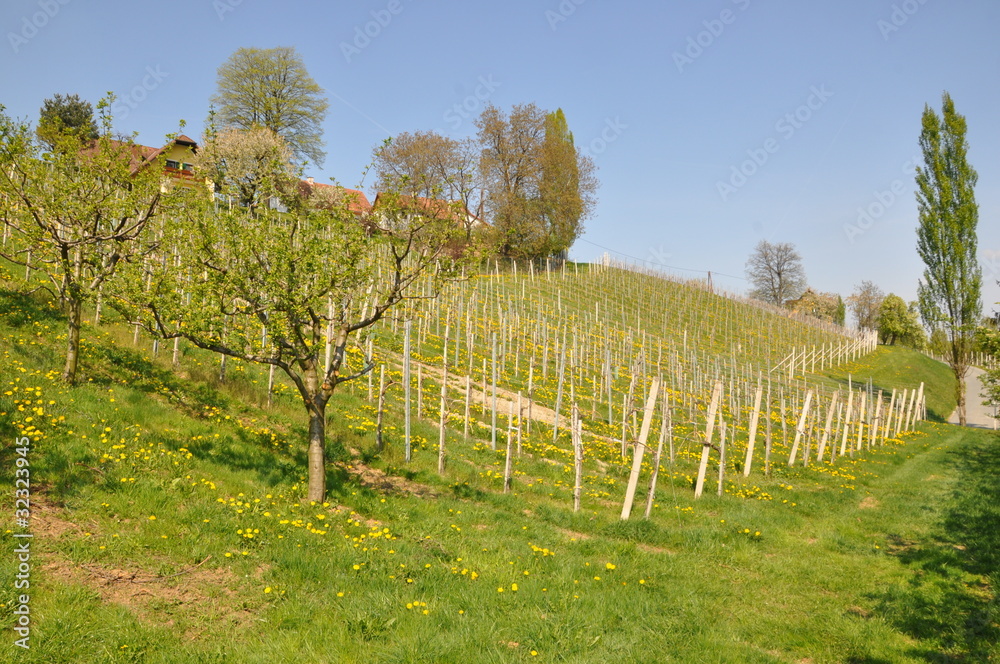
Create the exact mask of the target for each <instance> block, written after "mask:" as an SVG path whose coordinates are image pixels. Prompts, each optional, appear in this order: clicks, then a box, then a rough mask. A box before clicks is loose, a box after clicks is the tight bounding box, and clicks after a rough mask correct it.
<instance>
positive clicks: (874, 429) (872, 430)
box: [868, 390, 882, 449]
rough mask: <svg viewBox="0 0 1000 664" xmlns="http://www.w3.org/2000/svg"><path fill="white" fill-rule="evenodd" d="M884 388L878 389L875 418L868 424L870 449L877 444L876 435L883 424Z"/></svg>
mask: <svg viewBox="0 0 1000 664" xmlns="http://www.w3.org/2000/svg"><path fill="white" fill-rule="evenodd" d="M881 417H882V390H879V391H878V398H877V400H876V401H875V419H874V420H872V422H870V423H869V425H868V449H871V448H872V446H873V445H874V444H875V436H876V435H877V434H878V430H879V427H881V426H882V420H881Z"/></svg>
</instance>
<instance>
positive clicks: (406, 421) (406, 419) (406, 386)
mask: <svg viewBox="0 0 1000 664" xmlns="http://www.w3.org/2000/svg"><path fill="white" fill-rule="evenodd" d="M411 327H412V321H409V320H408V321H406V324H405V325H404V326H403V447H404V450H405V455H406V461H407V463H409V461H410V458H411V448H410V329H411Z"/></svg>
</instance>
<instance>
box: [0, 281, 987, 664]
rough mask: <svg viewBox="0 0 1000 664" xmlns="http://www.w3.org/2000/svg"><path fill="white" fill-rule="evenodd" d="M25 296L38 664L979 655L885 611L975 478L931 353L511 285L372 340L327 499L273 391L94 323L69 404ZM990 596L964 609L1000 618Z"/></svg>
mask: <svg viewBox="0 0 1000 664" xmlns="http://www.w3.org/2000/svg"><path fill="white" fill-rule="evenodd" d="M19 277H20V275H18V277H14V276H12V275H11V274H10V273H8V275H7V278H6V281H5V284H6V286H7V288H8V290H6V291H4V292H3V293H2V294H0V297H2V298H3V300H2V301H3V307H0V311H2V312H3V313H2V316H0V340H2V342H3V362H2V366H0V382H2V385H3V391H2V392H0V413H2V416H0V435H3V436H5V438H13V437H15V436H30V437H31V438H32V439H33V440H35V441H36V445H35V447H34V451H33V454H35V455H36V456H35V457H34V458H33V460H32V464H33V466H32V472H33V475H32V477H33V478H35V479H34V480H33V481H37V485H36V487H35V489H34V491H35V492H36V493H35V498H33V501H34V502H33V504H34V509H35V516H34V519H35V520H36V521H37V523H36V525H35V526H34V532H35V533H36V535H35V540H34V546H36V547H37V550H38V551H39V554H38V555H39V556H40V558H39V562H38V567H37V568H36V569H35V571H34V572H33V574H35V577H33V586H34V585H35V584H36V582H37V586H38V589H37V590H36V591H35V594H36V596H37V597H38V604H37V605H36V606H35V607H34V608H33V610H35V611H36V614H35V620H36V621H37V622H36V625H37V634H38V637H37V638H38V641H37V642H36V643H37V644H38V645H37V647H35V648H33V649H32V651H31V653H30V654H29V656H28V657H27V658H25V657H23V656H22V657H21V659H22V661H38V662H42V661H44V662H74V661H109V662H119V661H120V662H187V661H202V662H223V661H240V662H258V661H260V662H263V661H274V660H275V659H282V658H290V657H305V658H306V659H307V660H308V661H337V662H342V661H343V662H351V661H414V662H417V661H458V660H466V661H491V662H492V661H496V662H501V661H503V662H507V661H578V662H584V661H588V662H589V661H685V662H699V661H711V662H719V661H722V662H799V661H802V660H803V659H804V658H807V657H809V658H812V660H813V661H814V662H827V661H829V662H834V661H848V660H847V658H848V656H849V655H850V654H851V653H853V654H854V655H857V656H859V657H860V656H861V655H862V654H864V655H865V656H871V657H876V658H877V657H880V656H888V655H891V654H892V653H900V652H903V651H904V650H906V648H907V645H906V644H907V643H909V642H910V641H911V640H912V639H913V638H921V639H926V643H927V644H928V647H935V648H941V649H946V648H952V649H954V648H958V649H959V650H958V651H960V652H968V653H974V654H975V653H979V654H981V653H983V652H986V651H985V650H983V649H982V648H983V647H985V646H984V645H983V643H984V638H986V639H987V640H988V635H987V637H978V636H977V637H976V638H972V637H965V638H964V640H963V639H958V640H956V639H955V638H954V637H949V636H941V635H937V636H935V635H933V634H931V632H928V633H927V636H924V635H923V633H921V634H919V635H917V634H915V633H914V632H912V630H910V629H909V628H907V627H905V621H902V619H901V620H893V619H889V618H887V619H884V620H870V619H868V618H867V617H865V616H870V615H874V614H875V613H876V612H880V611H882V612H884V609H883V608H880V607H883V605H884V603H885V602H890V601H894V600H892V597H891V593H892V592H903V591H902V590H898V589H902V588H905V587H906V583H907V581H906V579H907V578H909V576H908V575H909V572H908V571H907V570H906V569H905V567H901V565H900V562H899V561H898V560H897V558H896V557H895V554H894V552H895V551H897V550H899V547H900V546H904V545H901V544H900V542H903V543H905V542H912V541H916V540H917V539H918V538H919V537H924V536H927V533H929V532H930V529H931V528H932V521H931V512H930V511H928V510H927V509H926V508H925V507H922V506H923V505H930V504H934V505H936V506H937V507H936V508H935V509H941V507H940V506H941V505H944V504H945V503H946V501H945V499H944V496H945V494H946V492H947V491H948V490H949V487H951V486H952V484H951V483H950V482H951V481H952V480H951V479H948V478H952V475H951V474H949V473H955V472H957V471H955V470H951V471H946V470H943V468H944V466H943V465H940V464H942V463H943V462H942V460H941V459H937V457H934V455H938V456H940V455H943V454H945V452H940V451H936V450H940V449H942V447H947V446H948V445H957V444H958V443H957V442H955V441H954V440H951V439H947V435H946V434H945V433H943V432H944V431H945V428H944V427H938V425H934V424H927V423H924V422H923V420H924V419H925V418H930V419H941V418H942V417H946V416H947V414H948V412H950V408H951V407H952V405H953V404H952V403H950V402H949V401H948V399H949V392H948V385H949V383H948V380H949V379H948V371H947V368H946V367H943V366H942V365H940V364H938V363H936V362H934V361H932V360H930V359H928V358H923V357H922V356H919V355H918V354H916V353H911V352H908V351H895V350H894V351H891V352H890V351H888V350H886V349H884V348H882V347H879V348H877V349H876V348H875V347H874V344H873V340H872V339H871V338H870V337H860V338H859V337H856V336H854V335H853V334H851V333H849V332H847V331H845V330H842V329H839V328H836V327H834V326H831V325H828V324H824V323H819V322H817V321H812V320H808V319H800V318H796V317H794V316H790V315H787V314H786V313H785V312H781V311H774V310H771V309H769V308H768V307H766V306H763V305H760V304H759V303H754V302H749V301H746V300H743V299H740V298H735V297H731V296H725V295H720V294H716V293H713V292H711V291H710V289H709V288H708V287H707V286H706V285H705V284H702V283H684V282H681V281H678V280H675V279H670V278H665V277H664V276H663V275H657V274H653V273H646V272H643V271H640V270H635V269H631V268H629V267H628V266H624V265H613V264H603V265H582V264H581V265H574V264H566V265H563V266H560V267H559V268H558V269H555V268H553V269H545V267H544V266H539V265H533V266H532V265H525V266H522V265H517V266H516V267H515V266H514V265H508V266H497V265H492V266H491V267H487V268H484V269H483V270H482V272H481V273H480V274H478V275H476V276H474V277H473V276H466V277H461V276H457V277H456V278H455V279H454V280H453V281H452V283H450V285H448V286H447V287H446V288H445V289H444V290H443V291H442V293H441V295H440V296H439V297H438V298H436V299H432V298H427V299H422V298H415V299H411V300H408V301H407V302H405V303H404V304H403V305H401V306H400V307H398V308H397V309H396V310H394V311H393V312H392V314H391V315H387V316H386V317H384V318H383V319H382V320H381V321H379V322H378V324H377V325H375V326H373V327H371V328H368V330H366V331H365V333H364V334H363V335H362V336H361V337H360V338H358V340H357V344H356V345H355V347H352V349H351V350H350V352H349V353H348V358H347V362H346V363H345V373H353V372H355V371H357V370H360V369H363V368H364V365H365V363H366V360H367V358H373V359H374V368H373V369H372V370H371V371H369V372H367V373H365V374H364V375H363V376H361V377H360V378H357V379H355V380H352V381H349V382H347V383H344V384H343V385H342V387H340V388H338V391H337V393H336V394H335V398H334V400H333V401H332V402H331V409H330V411H329V431H330V438H331V444H330V447H329V449H328V455H329V475H330V483H329V487H330V489H329V490H330V495H329V498H328V500H327V502H324V503H317V502H310V501H308V500H306V499H305V493H306V487H305V480H306V473H305V440H306V431H305V428H304V423H303V421H302V417H301V411H302V404H301V399H300V398H299V396H298V394H297V393H296V392H295V389H294V387H293V386H292V385H291V384H290V383H288V382H286V381H285V380H283V379H282V377H281V375H280V374H275V372H273V371H270V372H269V371H268V370H267V369H266V368H263V369H262V368H261V367H259V366H257V365H253V364H250V363H246V362H243V361H239V360H235V359H233V358H227V359H225V360H224V361H220V357H219V356H218V355H215V354H213V353H210V352H207V351H204V350H201V349H198V348H195V347H194V346H192V345H189V344H187V343H186V342H185V341H183V340H179V339H178V340H173V341H171V342H170V343H169V344H167V343H164V342H163V341H159V340H156V339H152V338H150V337H149V336H148V335H147V334H146V333H145V332H143V331H140V330H138V329H137V328H135V327H134V326H131V325H129V321H127V320H123V319H122V318H120V317H119V316H118V315H117V314H116V313H115V312H113V311H110V310H105V312H104V313H103V315H102V319H101V321H100V324H99V325H94V324H93V323H94V322H95V321H94V318H95V316H96V314H97V312H96V311H93V310H91V311H89V312H88V313H87V316H86V321H87V322H86V323H85V325H84V330H83V335H82V339H83V343H82V345H81V363H82V367H83V375H84V377H85V379H84V381H83V382H82V383H81V384H80V385H78V386H76V387H67V386H65V385H63V384H62V383H61V382H60V381H59V380H58V372H56V371H53V368H54V367H57V366H59V363H60V361H61V360H60V353H61V350H62V346H63V344H64V341H65V333H64V331H63V327H64V319H63V318H62V316H61V314H60V313H59V311H58V308H57V307H56V305H55V303H53V302H47V301H46V299H45V298H44V297H40V296H39V295H33V296H27V295H23V294H21V292H23V291H24V290H25V284H24V283H23V282H21V281H20V279H19ZM424 287H425V286H420V285H418V287H417V288H418V289H417V292H418V293H420V292H422V291H420V288H424ZM426 288H427V289H428V290H426V291H423V292H425V293H426V294H427V295H430V294H431V291H430V290H429V289H430V284H429V283H428V285H426ZM897 365H898V366H900V367H903V368H904V371H903V373H900V374H897V373H896V372H895V367H896V366H897ZM888 367H893V370H892V371H890V370H889V369H888ZM942 414H943V415H942ZM945 439H947V440H949V441H951V442H949V443H948V444H947V445H946V444H945V443H943V442H942V440H945ZM12 454H13V451H12V450H10V449H9V448H7V447H6V446H5V455H6V456H5V459H4V468H5V471H4V472H5V473H9V472H10V471H9V470H6V469H10V468H12V467H13V462H12V458H13V457H12V456H11V455H12ZM931 457H934V458H936V459H937V460H936V461H934V463H935V464H939V465H935V466H934V473H938V474H939V475H937V476H938V477H939V479H938V480H935V481H934V482H931V483H930V484H927V485H926V487H923V488H921V487H918V486H917V485H916V484H914V479H913V478H912V477H911V474H912V473H913V472H924V471H922V470H919V469H918V470H915V469H914V468H913V467H912V465H911V464H913V463H917V461H916V460H917V459H922V460H924V461H923V463H930V461H928V459H931ZM921 468H923V466H921ZM927 472H928V473H929V471H927ZM10 481H11V482H12V479H11V480H10ZM918 488H921V492H919V493H918V492H916V490H917V489H918ZM8 502H9V500H8ZM859 502H860V503H861V505H862V507H863V508H866V509H862V510H860V511H858V507H857V506H858V504H859ZM633 503H636V505H635V507H634V509H633ZM5 506H6V503H5ZM868 507H871V508H872V509H867V508H868ZM855 513H857V515H858V519H857V523H856V524H855V519H854V517H853V516H851V517H849V518H845V516H844V515H847V514H851V515H853V514H855ZM888 514H892V515H894V518H896V520H893V521H892V525H889V524H888V523H886V522H885V519H887V518H888V516H887V515H888ZM626 517H627V518H626ZM887 529H888V530H887ZM887 533H891V534H887ZM803 547H809V549H808V556H804V555H803V554H804V553H805V552H806V550H805V549H804V548H803ZM15 564H16V563H15V562H14V561H12V560H8V559H4V560H3V561H2V562H0V573H3V574H14V569H15V567H14V566H15ZM970 569H971V568H970ZM862 577H864V578H865V579H867V581H865V582H860V583H859V581H858V580H859V579H860V578H862ZM975 578H980V577H976V575H975V574H974V573H972V572H970V573H967V574H965V575H961V576H957V577H954V578H950V579H949V580H948V581H947V583H949V584H954V589H953V592H954V593H955V594H954V597H956V598H958V597H960V598H962V599H961V602H959V601H958V600H957V599H956V600H955V603H954V605H953V606H952V605H948V606H947V607H946V608H948V609H949V610H953V611H954V612H956V613H959V612H962V611H966V610H968V609H969V607H970V606H974V607H976V606H978V604H975V601H977V600H975V596H974V591H968V590H967V589H968V588H969V587H970V586H968V585H967V584H969V583H972V582H973V581H974V580H975ZM941 583H944V581H942V582H941ZM873 584H874V585H873ZM883 587H884V589H885V593H887V594H885V595H884V596H883V595H880V594H878V593H881V592H882V591H881V590H877V589H878V588H883ZM948 587H949V588H951V587H952V586H950V585H949V586H948ZM909 592H915V591H912V590H911V591H909ZM928 592H929V591H928ZM866 593H867V595H866ZM871 593H876V594H875V595H872V594H871ZM880 598H881V599H880ZM14 600H15V597H14V589H13V587H12V586H10V585H9V584H8V585H6V586H3V587H2V589H0V603H6V604H5V605H6V606H14ZM907 601H912V602H916V601H917V599H916V598H912V599H908V600H907ZM921 601H923V600H921ZM969 603H971V604H969ZM760 609H764V610H760ZM917 610H918V609H916V608H914V609H913V611H917ZM977 610H978V609H977ZM880 615H881V614H880ZM886 615H889V616H890V618H891V614H886ZM907 615H909V614H907ZM2 616H3V620H4V621H11V620H13V616H11V615H10V614H9V613H4V614H2ZM804 627H807V628H808V631H809V633H810V636H809V637H808V638H804V639H803V638H801V637H800V636H799V635H800V634H801V632H802V629H803V628H804ZM949 639H950V640H949ZM233 644H239V645H238V646H236V647H237V648H238V649H239V652H238V654H236V655H233V647H234V645H233ZM956 644H957V645H956ZM4 647H5V648H6V647H7V646H6V645H5V646H4ZM851 656H853V655H851ZM856 661H866V660H864V659H857V660H856ZM872 661H874V660H872ZM887 661H921V660H918V659H906V658H903V659H892V660H887Z"/></svg>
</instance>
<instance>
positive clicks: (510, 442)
mask: <svg viewBox="0 0 1000 664" xmlns="http://www.w3.org/2000/svg"><path fill="white" fill-rule="evenodd" d="M513 447H514V402H513V401H511V402H509V409H508V412H507V454H506V457H505V458H504V462H503V492H504V493H510V475H511V465H512V462H513V454H512V452H513V449H512V448H513Z"/></svg>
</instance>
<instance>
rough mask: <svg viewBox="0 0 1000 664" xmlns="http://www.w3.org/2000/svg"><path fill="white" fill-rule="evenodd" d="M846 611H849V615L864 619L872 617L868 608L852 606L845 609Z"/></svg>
mask: <svg viewBox="0 0 1000 664" xmlns="http://www.w3.org/2000/svg"><path fill="white" fill-rule="evenodd" d="M847 612H848V613H850V614H851V615H855V616H859V617H861V618H865V619H867V618H871V617H872V612H871V611H869V610H868V609H863V608H861V607H860V606H852V607H850V608H848V609H847Z"/></svg>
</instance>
